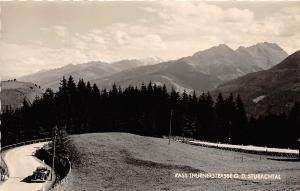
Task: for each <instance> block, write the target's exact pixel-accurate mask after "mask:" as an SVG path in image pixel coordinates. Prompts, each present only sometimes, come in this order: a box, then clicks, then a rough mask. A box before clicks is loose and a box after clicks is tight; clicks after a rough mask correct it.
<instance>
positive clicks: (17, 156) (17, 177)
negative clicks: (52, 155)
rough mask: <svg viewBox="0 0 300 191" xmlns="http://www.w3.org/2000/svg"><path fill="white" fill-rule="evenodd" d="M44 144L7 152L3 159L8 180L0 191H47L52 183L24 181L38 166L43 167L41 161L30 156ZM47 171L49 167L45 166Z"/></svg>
mask: <svg viewBox="0 0 300 191" xmlns="http://www.w3.org/2000/svg"><path fill="white" fill-rule="evenodd" d="M44 144H45V142H44V143H36V144H31V145H25V146H21V147H16V148H14V149H11V150H8V151H7V152H6V153H5V154H4V156H3V159H4V161H5V162H6V164H7V167H8V170H9V175H10V176H9V179H8V180H6V181H5V182H3V183H2V184H1V185H0V191H38V190H41V191H43V190H47V188H49V187H50V186H51V184H52V181H46V182H34V183H33V182H28V181H24V180H25V179H26V178H28V177H29V176H30V175H32V173H33V171H34V170H35V169H36V167H38V166H44V165H45V164H43V162H42V161H40V160H39V159H37V158H36V157H34V156H32V154H33V153H34V152H35V151H36V150H37V149H39V148H41V147H42V146H43V145H44ZM47 167H48V168H49V169H50V167H49V166H47Z"/></svg>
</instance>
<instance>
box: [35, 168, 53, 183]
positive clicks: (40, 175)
mask: <svg viewBox="0 0 300 191" xmlns="http://www.w3.org/2000/svg"><path fill="white" fill-rule="evenodd" d="M49 175H50V170H49V169H48V168H47V167H43V166H40V167H37V168H36V170H35V171H34V172H33V174H32V176H31V181H32V182H40V181H41V182H45V181H46V180H47V179H48V176H49Z"/></svg>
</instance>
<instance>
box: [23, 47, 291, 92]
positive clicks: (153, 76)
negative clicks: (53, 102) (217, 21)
mask: <svg viewBox="0 0 300 191" xmlns="http://www.w3.org/2000/svg"><path fill="white" fill-rule="evenodd" d="M287 56H288V54H287V53H286V52H285V51H284V50H283V49H282V48H280V47H279V46H278V45H277V44H274V43H267V42H265V43H258V44H256V45H253V46H250V47H239V48H238V49H237V50H233V49H231V48H230V47H228V46H227V45H225V44H221V45H219V46H215V47H212V48H209V49H207V50H203V51H199V52H197V53H195V54H193V55H192V56H188V57H184V58H181V59H178V60H173V61H166V62H162V60H161V59H159V58H148V59H142V60H121V61H118V62H113V63H110V64H109V63H105V62H88V63H85V64H78V65H67V66H64V67H62V68H58V69H54V70H48V71H43V72H40V73H35V74H32V75H28V76H25V77H21V78H20V80H23V81H29V82H34V83H38V84H40V85H41V86H42V87H44V88H47V87H50V88H52V89H57V88H58V86H59V81H60V79H61V78H62V76H69V75H72V76H73V77H74V79H75V80H78V79H79V78H83V79H84V80H85V81H92V82H95V83H96V84H98V85H99V86H100V88H103V87H110V86H111V85H112V84H113V83H116V84H117V85H120V86H122V87H125V86H128V85H134V86H135V85H137V86H139V85H141V83H142V82H145V83H148V82H149V81H152V82H155V83H156V84H166V85H167V86H168V87H169V88H171V87H174V88H175V89H176V90H178V91H183V89H187V90H196V91H198V92H202V91H208V90H211V89H214V88H216V87H217V86H218V85H219V84H221V83H223V82H226V81H228V80H231V79H234V78H237V77H240V76H242V75H245V74H248V73H251V72H256V71H260V70H263V69H267V68H270V67H272V66H274V65H275V64H278V63H279V62H280V61H282V60H283V59H284V58H286V57H287ZM164 65H166V66H164ZM171 65H173V66H171Z"/></svg>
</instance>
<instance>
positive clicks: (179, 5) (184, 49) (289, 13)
mask: <svg viewBox="0 0 300 191" xmlns="http://www.w3.org/2000/svg"><path fill="white" fill-rule="evenodd" d="M141 10H142V11H144V12H145V17H137V18H136V19H135V20H130V21H127V22H125V21H122V22H119V23H116V22H113V23H111V24H109V25H106V26H103V27H101V28H100V27H98V28H97V27H95V28H91V29H90V30H88V32H84V33H82V32H80V31H72V30H70V29H69V28H68V27H67V26H61V25H54V26H51V27H41V28H40V31H41V32H42V33H43V34H45V36H44V37H45V39H48V38H49V39H51V42H49V41H47V40H45V41H44V42H40V43H35V44H16V43H12V42H2V43H1V44H0V52H1V55H2V56H1V58H0V59H1V67H2V68H4V70H1V73H0V74H1V75H4V74H9V75H16V76H19V75H24V74H28V73H31V72H33V71H36V70H39V69H45V68H54V67H60V66H62V65H65V64H69V63H83V62H87V61H90V60H104V61H114V60H120V59H128V58H144V57H149V56H158V57H160V58H162V59H165V60H166V59H176V58H179V57H183V56H188V55H192V54H193V53H195V52H196V51H199V50H203V49H206V48H209V47H211V46H215V45H217V44H221V43H226V44H228V45H229V46H231V47H233V48H237V47H238V46H241V45H243V46H249V45H253V44H255V43H257V42H264V41H269V42H276V43H278V44H279V45H280V46H282V47H283V48H284V49H285V50H287V51H288V52H289V53H292V52H293V51H295V50H297V49H299V47H300V33H299V31H300V15H299V13H300V6H298V7H295V6H294V7H286V8H282V9H281V10H279V11H277V12H274V13H272V14H269V15H267V16H265V17H262V18H257V17H255V12H252V11H251V10H249V9H239V8H226V9H225V8H221V7H219V6H217V5H212V4H207V3H205V2H189V1H184V2H151V3H145V4H144V5H143V6H141ZM47 37H48V38H47ZM50 37H51V38H50ZM52 41H53V42H52ZM50 44H51V46H50ZM52 45H53V46H52ZM54 45H55V46H54ZM11 52H14V54H13V55H12V54H11ZM3 66H4V67H3Z"/></svg>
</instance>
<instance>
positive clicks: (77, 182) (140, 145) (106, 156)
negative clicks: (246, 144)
mask: <svg viewBox="0 0 300 191" xmlns="http://www.w3.org/2000/svg"><path fill="white" fill-rule="evenodd" d="M72 140H73V141H74V143H75V145H76V147H77V148H78V149H79V152H80V154H81V157H82V161H84V162H82V164H81V165H76V166H75V168H74V169H73V171H72V172H73V175H74V183H73V187H72V188H71V190H74V191H76V190H78V191H83V190H88V191H96V190H257V189H260V190H285V189H291V190H299V189H300V183H299V182H300V176H299V175H300V168H299V162H295V161H290V162H287V161H277V160H271V159H270V158H272V157H261V156H257V155H249V154H243V153H235V152H230V151H224V150H218V149H212V148H204V147H199V146H192V145H187V144H183V143H178V142H172V143H171V145H168V144H167V143H168V140H166V139H159V138H150V137H142V136H137V135H131V134H126V133H99V134H84V135H76V136H73V137H72ZM178 172H179V173H180V172H187V173H190V172H204V173H210V172H219V173H275V174H278V173H279V174H280V175H281V180H274V181H270V180H268V181H250V180H225V179H178V178H174V174H175V173H178Z"/></svg>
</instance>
